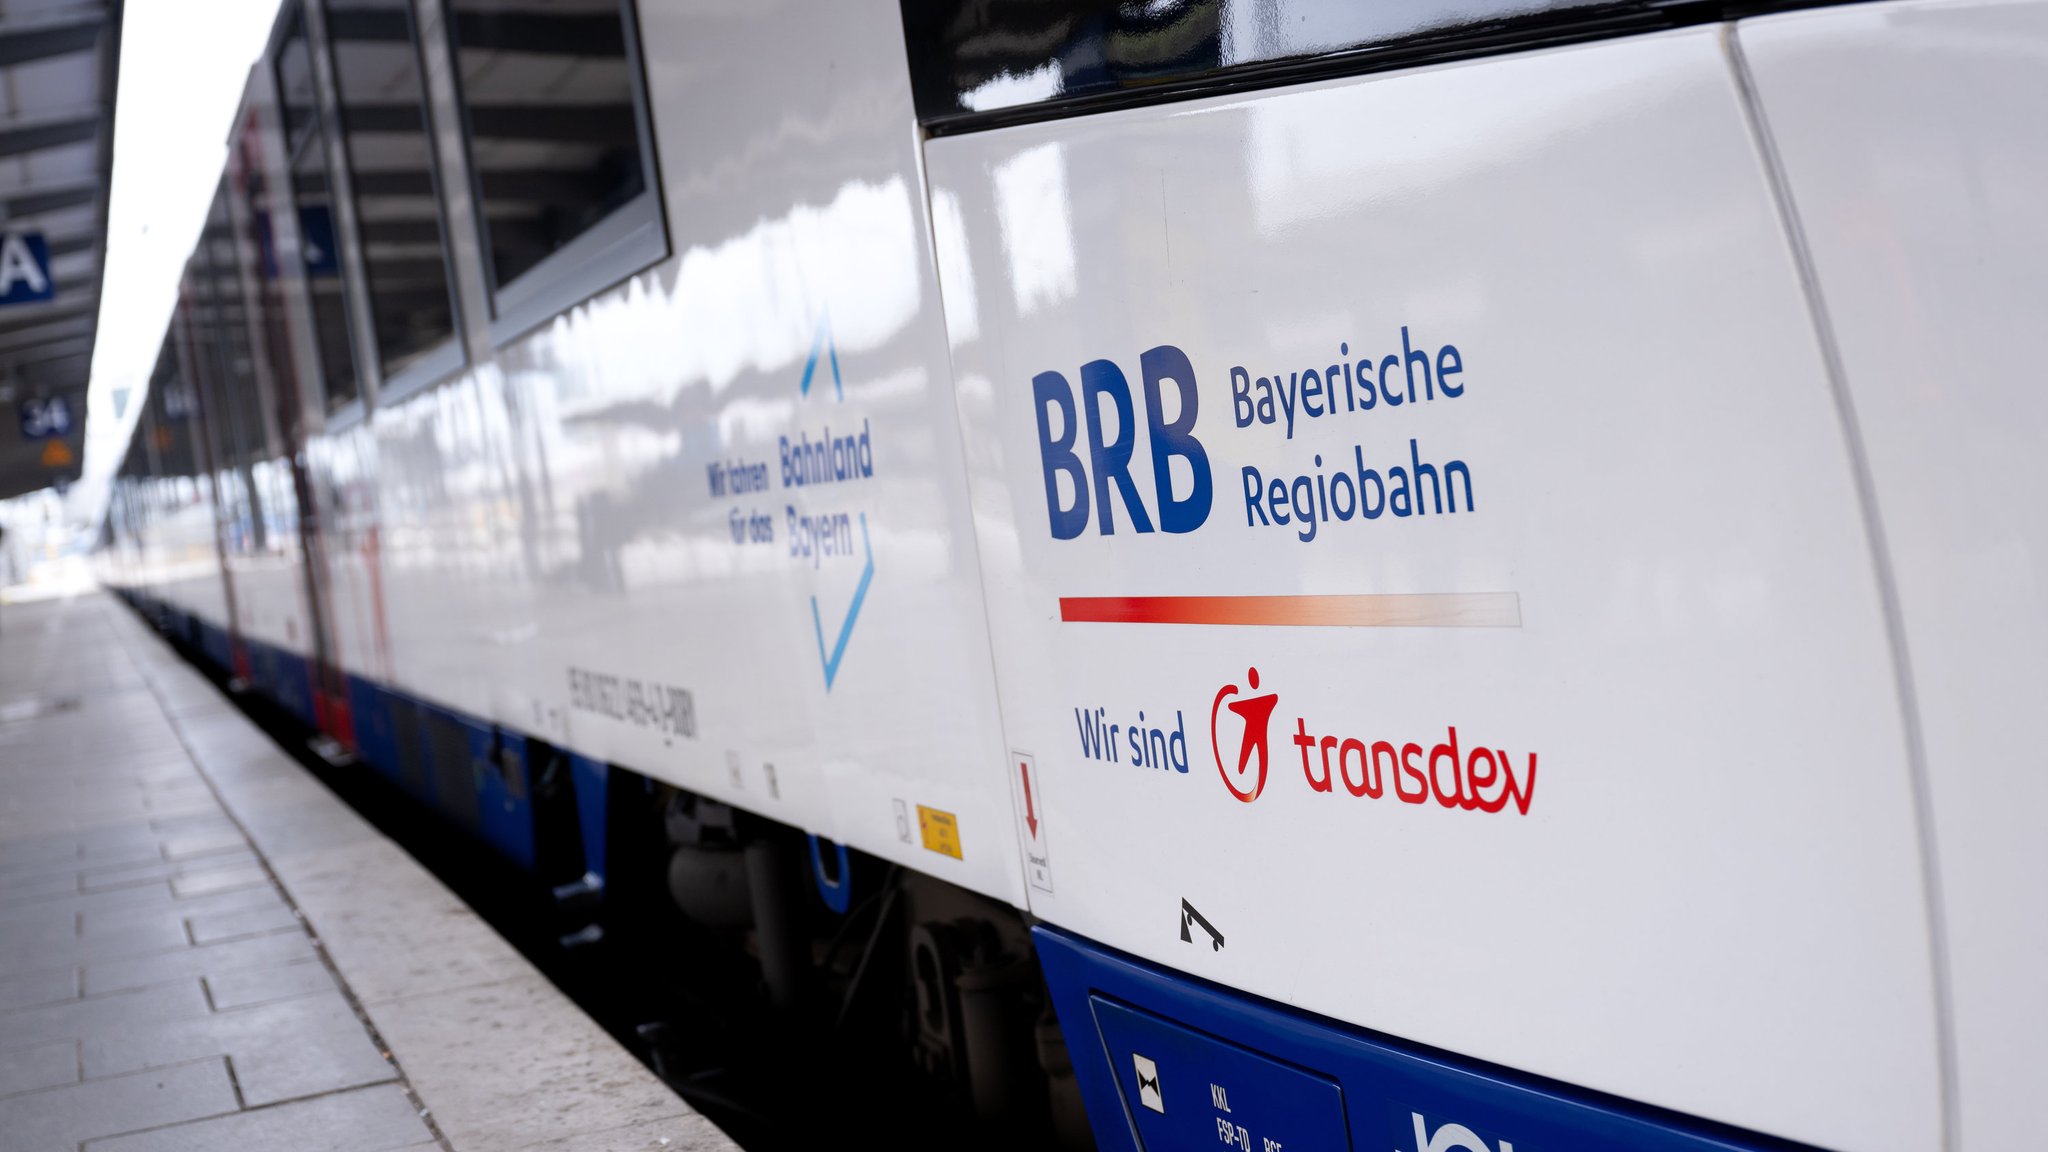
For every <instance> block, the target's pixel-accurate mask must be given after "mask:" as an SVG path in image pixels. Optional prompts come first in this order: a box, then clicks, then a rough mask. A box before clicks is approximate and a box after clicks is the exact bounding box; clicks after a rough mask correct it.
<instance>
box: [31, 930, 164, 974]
mask: <svg viewBox="0 0 2048 1152" xmlns="http://www.w3.org/2000/svg"><path fill="white" fill-rule="evenodd" d="M189 942H190V941H189V940H188V939H187V938H186V936H185V933H184V931H183V930H182V927H181V926H180V925H178V924H172V923H168V922H165V923H155V922H150V923H143V924H132V925H125V926H123V927H122V928H120V929H119V930H115V931H108V932H103V933H100V934H97V935H95V936H92V937H90V938H87V937H83V936H75V935H74V936H73V937H71V938H70V939H51V938H32V937H29V936H26V935H23V936H20V937H19V938H17V936H16V935H15V934H14V933H12V932H9V933H7V934H5V935H4V936H0V972H6V971H12V970H22V969H28V968H55V967H58V966H60V965H64V964H80V963H86V962H89V961H92V960H104V959H111V958H113V957H116V956H137V955H141V954H142V953H145V952H162V951H166V950H168V949H171V948H181V947H184V946H185V945H186V944H187V943H189Z"/></svg>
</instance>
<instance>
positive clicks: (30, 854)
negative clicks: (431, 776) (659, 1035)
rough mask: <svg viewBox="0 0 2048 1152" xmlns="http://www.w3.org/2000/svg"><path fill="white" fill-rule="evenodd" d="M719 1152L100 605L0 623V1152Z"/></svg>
mask: <svg viewBox="0 0 2048 1152" xmlns="http://www.w3.org/2000/svg"><path fill="white" fill-rule="evenodd" d="M732 1147H733V1145H732V1144H731V1143H730V1142H729V1141H728V1140H727V1139H726V1138H725V1136H724V1135H723V1134H722V1133H720V1132H719V1131H718V1129H716V1128H715V1127H713V1126H712V1125H711V1124H710V1123H709V1122H708V1121H706V1120H704V1119H703V1118H702V1117H700V1116H698V1115H696V1114H695V1113H694V1112H692V1111H691V1110H690V1108H689V1106H688V1105H686V1104H685V1103H684V1102H683V1101H682V1100H681V1099H680V1098H679V1097H677V1096H676V1095H675V1094H674V1093H673V1092H671V1091H670V1090H669V1089H668V1088H667V1087H666V1086H665V1085H663V1084H662V1083H661V1082H660V1080H658V1079H657V1078H656V1077H655V1076H654V1075H653V1074H652V1073H651V1072H649V1071H648V1070H647V1069H646V1068H645V1067H644V1066H643V1065H642V1064H640V1063H639V1062H638V1061H637V1060H635V1059H634V1058H633V1056H632V1055H631V1054H630V1053H628V1052H627V1051H626V1050H625V1049H624V1048H622V1047H620V1046H619V1045H618V1044H617V1043H616V1042H615V1041H614V1040H613V1039H612V1038H611V1037H610V1036H609V1035H608V1034H606V1033H605V1032H604V1031H603V1030H602V1029H601V1028H600V1027H599V1026H598V1025H597V1024H596V1023H595V1022H593V1021H592V1020H590V1019H589V1018H588V1017H587V1016H585V1015H584V1014H583V1013H582V1012H581V1011H580V1010H579V1009H578V1008H577V1007H576V1005H575V1004H573V1003H571V1002H570V1001H569V1000H568V999H567V998H565V997H564V996H562V994H561V993H559V992H558V991H557V990H556V989H555V988H554V986H553V985H551V984H550V983H548V981H547V980H546V979H545V978H544V977H543V976H542V975H541V974H540V973H539V972H537V971H536V970H535V969H534V968H533V967H532V966H531V965H530V964H528V963H527V962H526V960H525V959H524V958H523V957H521V956H520V955H519V953H518V952H517V951H516V950H514V949H513V948H512V946H511V945H509V944H508V943H506V942H505V940H504V939H503V938H501V937H500V936H499V935H498V934H497V933H495V932H494V931H492V929H491V928H490V927H489V926H488V925H487V924H485V923H484V922H483V921H482V920H481V919H479V918H478V917H477V916H476V914H475V913H474V912H472V911H471V910H470V909H469V908H468V907H467V906H466V905H464V904H463V903H462V902H461V901H460V900H459V899H457V898H456V897H455V896H454V895H453V894H452V893H451V892H450V891H449V890H448V889H447V888H446V887H444V886H443V885H442V884H441V883H440V882H439V881H437V880H436V879H435V878H434V877H433V876H432V875H430V874H428V873H427V872H426V871H425V870H424V869H422V868H421V867H420V866H419V865H418V864H417V863H416V862H415V861H414V860H413V859H412V858H411V857H410V856H408V855H407V854H406V853H405V852H404V851H403V850H402V849H400V848H399V847H398V846H397V845H395V844H394V843H392V842H391V841H390V840H388V839H386V838H385V837H384V836H383V835H382V834H381V833H379V832H378V831H377V830H376V829H375V828H373V827H372V826H371V825H370V824H368V823H367V822H366V821H364V820H363V819H362V818H361V817H359V816H357V815H356V814H355V812H353V811H352V810H351V809H350V808H348V806H347V805H345V804H343V803H342V802H341V801H340V800H338V799H336V798H335V796H334V795H333V794H332V793H331V792H329V791H328V790H327V789H326V788H325V787H324V786H323V785H322V784H320V783H319V782H318V780H316V779H315V778H314V777H313V776H312V775H310V774H309V773H308V772H306V771H305V769H304V768H302V767H301V766H300V765H299V764H297V763H296V762H294V761H293V759H292V758H291V757H290V756H288V755H286V754H285V752H284V751H283V750H281V749H280V748H278V747H277V746H276V745H275V744H274V743H273V742H272V741H271V740H270V738H269V737H268V736H266V735H265V734H264V733H263V732H262V731H261V730H260V729H258V728H256V727H255V726H253V725H252V724H250V723H249V722H248V721H247V720H246V719H245V718H244V717H243V716H242V714H241V713H240V712H238V711H237V710H236V709H235V708H234V706H233V705H232V703H231V702H230V701H228V700H227V699H226V698H225V697H223V696H222V695H221V694H220V693H219V692H218V691H217V690H216V689H215V687H214V686H213V685H212V684H210V683H209V682H207V681H206V680H205V679H204V678H203V677H201V676H200V675H199V674H198V673H197V672H196V671H194V670H193V669H192V668H191V667H189V666H188V665H186V664H185V663H184V662H183V661H182V660H181V659H180V658H179V657H178V656H177V655H176V654H175V653H174V652H172V651H171V650H170V649H169V648H168V647H167V646H166V645H165V644H164V643H163V642H162V641H161V640H159V639H158V638H157V637H156V636H155V635H154V634H152V633H150V632H149V631H148V629H147V628H146V627H145V626H144V625H142V624H141V623H140V622H139V621H138V620H136V619H135V618H134V617H133V616H132V615H130V614H129V613H128V612H127V611H126V610H125V609H123V608H122V607H121V606H120V605H119V604H118V603H117V602H115V601H114V600H112V599H111V598H109V597H106V596H103V595H98V594H94V595H88V596H81V597H78V598H76V599H72V600H68V601H52V602H46V603H40V604H26V605H12V606H7V607H4V608H0V1152H16V1150H22V1152H31V1150H32V1152H46V1150H52V1149H68V1150H76V1149H80V1148H83V1149H86V1150H88V1152H171V1150H174V1149H175V1150H184V1149H215V1148H291V1149H294V1150H295V1152H312V1150H316V1149H349V1150H351V1152H371V1150H375V1149H412V1148H418V1149H430V1148H441V1149H452V1150H455V1152H468V1150H472V1149H474V1150H476V1152H486V1150H488V1152H512V1150H514V1149H579V1150H581V1149H595V1150H599V1152H603V1150H610V1149H618V1150H625V1149H636V1150H637V1149H649V1150H663V1149H667V1150H670V1152H673V1150H677V1149H705V1150H710V1149H728V1148H732Z"/></svg>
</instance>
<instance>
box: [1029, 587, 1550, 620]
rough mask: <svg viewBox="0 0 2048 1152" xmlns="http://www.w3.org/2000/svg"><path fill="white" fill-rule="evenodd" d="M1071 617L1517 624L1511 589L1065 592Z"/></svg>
mask: <svg viewBox="0 0 2048 1152" xmlns="http://www.w3.org/2000/svg"><path fill="white" fill-rule="evenodd" d="M1060 619H1061V620H1063V621H1065V622H1067V623H1070V624H1253V625H1264V626H1269V627H1294V628H1519V627H1521V626H1522V600H1521V597H1520V596H1518V595H1517V594H1515V593H1513V592H1424V593H1388V594H1383V595H1357V596H1062V597H1060Z"/></svg>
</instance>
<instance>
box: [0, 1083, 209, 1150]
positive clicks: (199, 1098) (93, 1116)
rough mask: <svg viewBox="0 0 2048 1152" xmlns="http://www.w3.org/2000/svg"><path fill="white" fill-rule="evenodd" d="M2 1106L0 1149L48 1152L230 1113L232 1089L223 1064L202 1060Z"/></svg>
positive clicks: (71, 1087)
mask: <svg viewBox="0 0 2048 1152" xmlns="http://www.w3.org/2000/svg"><path fill="white" fill-rule="evenodd" d="M5 1109H6V1117H7V1122H6V1123H5V1124H0V1152H51V1150H52V1149H70V1148H76V1147H77V1146H78V1145H79V1144H80V1143H81V1142H82V1141H86V1140H90V1139H93V1138H94V1137H97V1136H114V1135H118V1134H120V1133H124V1132H136V1131H139V1130H141V1129H144V1128H155V1127H158V1126H159V1125H163V1124H175V1123H178V1122H179V1121H181V1120H198V1119H202V1118H204V1117H207V1116H219V1115H221V1114H223V1113H227V1112H233V1111H234V1110H235V1088H234V1084H233V1082H231V1081H230V1080H229V1079H228V1069H227V1064H226V1062H224V1061H221V1060H203V1061H199V1062H197V1063H192V1064H183V1065H179V1066H178V1067H175V1068H153V1069H150V1070H149V1071H146V1072H141V1073H137V1074H135V1075H131V1076H117V1077H113V1078H110V1079H106V1080H91V1081H87V1082H86V1083H83V1084H72V1085H68V1086H66V1087H63V1088H47V1089H44V1090H43V1091H41V1092H30V1093H27V1094H25V1095H21V1096H15V1097H12V1098H10V1099H9V1100H8V1101H7V1102H6V1105H5Z"/></svg>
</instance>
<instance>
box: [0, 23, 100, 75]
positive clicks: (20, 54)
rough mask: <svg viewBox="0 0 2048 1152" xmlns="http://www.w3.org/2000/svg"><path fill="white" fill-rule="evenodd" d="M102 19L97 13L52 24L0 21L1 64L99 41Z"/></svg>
mask: <svg viewBox="0 0 2048 1152" xmlns="http://www.w3.org/2000/svg"><path fill="white" fill-rule="evenodd" d="M103 23H104V21H103V20H102V19H101V18H100V17H98V16H93V17H90V18H88V19H84V20H67V21H64V22H62V23H55V24H41V25H30V26H19V25H17V26H14V27H9V26H8V25H6V24H0V68H11V67H13V66H14V65H16V64H29V63H33V62H35V61H37V60H44V59H48V58H49V57H51V56H64V55H68V54H70V53H72V52H83V51H85V50H86V49H88V48H92V47H94V46H96V45H98V44H99V42H100V29H101V26H102V24H103Z"/></svg>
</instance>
